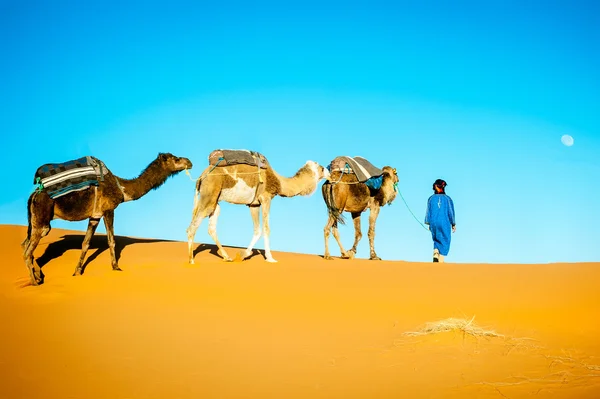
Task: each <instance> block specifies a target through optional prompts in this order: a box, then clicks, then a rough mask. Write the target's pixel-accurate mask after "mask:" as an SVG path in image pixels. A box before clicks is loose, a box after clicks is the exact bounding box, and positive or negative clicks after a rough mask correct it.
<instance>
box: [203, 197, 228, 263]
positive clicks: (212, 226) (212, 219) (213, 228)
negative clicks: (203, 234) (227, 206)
mask: <svg viewBox="0 0 600 399" xmlns="http://www.w3.org/2000/svg"><path fill="white" fill-rule="evenodd" d="M220 213H221V207H220V206H219V204H217V206H215V210H214V211H213V213H211V214H210V216H209V217H208V234H209V235H210V236H211V237H212V239H213V240H214V242H215V244H217V247H219V253H220V254H221V256H222V257H223V260H225V261H227V262H231V261H232V260H233V259H231V258H230V257H229V255H228V254H227V251H225V248H223V246H222V245H221V243H220V242H219V238H218V237H217V220H218V219H219V214H220Z"/></svg>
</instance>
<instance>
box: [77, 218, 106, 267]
mask: <svg viewBox="0 0 600 399" xmlns="http://www.w3.org/2000/svg"><path fill="white" fill-rule="evenodd" d="M98 223H100V219H92V218H90V220H89V222H88V228H87V231H86V233H85V237H84V238H83V245H81V255H80V256H79V262H77V267H75V272H74V273H73V276H81V273H82V271H83V269H82V266H83V260H84V259H85V254H86V253H87V251H88V249H89V248H90V241H91V240H92V237H93V236H94V233H95V232H96V228H97V227H98Z"/></svg>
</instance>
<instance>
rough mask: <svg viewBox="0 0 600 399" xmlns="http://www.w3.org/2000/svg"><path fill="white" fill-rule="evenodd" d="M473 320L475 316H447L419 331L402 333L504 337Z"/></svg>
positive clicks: (427, 324) (411, 334)
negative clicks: (469, 317)
mask: <svg viewBox="0 0 600 399" xmlns="http://www.w3.org/2000/svg"><path fill="white" fill-rule="evenodd" d="M473 320H475V316H473V317H472V318H471V320H467V319H455V318H452V317H451V318H449V319H445V320H440V321H436V322H429V323H426V324H425V325H424V326H423V327H422V328H421V329H420V330H419V331H408V332H405V333H404V335H408V336H410V337H416V336H421V335H428V334H438V333H443V332H452V331H453V332H460V333H462V334H463V335H470V336H472V337H476V338H478V337H497V338H504V335H502V334H498V333H497V332H495V331H492V330H486V329H484V328H481V327H479V326H477V325H476V324H475V323H474V322H473Z"/></svg>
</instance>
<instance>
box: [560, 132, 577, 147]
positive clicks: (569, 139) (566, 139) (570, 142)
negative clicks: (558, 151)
mask: <svg viewBox="0 0 600 399" xmlns="http://www.w3.org/2000/svg"><path fill="white" fill-rule="evenodd" d="M560 141H561V142H562V143H563V144H564V145H566V146H567V147H570V146H572V145H573V143H575V140H573V137H571V136H569V135H568V134H565V135H564V136H562V137H561V138H560Z"/></svg>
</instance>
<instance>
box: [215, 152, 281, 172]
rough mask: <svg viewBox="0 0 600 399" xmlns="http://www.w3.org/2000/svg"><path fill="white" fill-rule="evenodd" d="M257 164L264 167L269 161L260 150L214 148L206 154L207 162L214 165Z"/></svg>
mask: <svg viewBox="0 0 600 399" xmlns="http://www.w3.org/2000/svg"><path fill="white" fill-rule="evenodd" d="M240 163H243V164H246V165H250V166H258V167H259V168H261V169H266V168H267V167H268V166H269V161H267V158H265V156H264V155H263V154H261V153H260V152H256V151H248V150H214V151H213V152H211V153H210V155H209V156H208V164H209V165H215V166H228V165H237V164H240Z"/></svg>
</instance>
